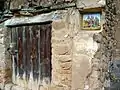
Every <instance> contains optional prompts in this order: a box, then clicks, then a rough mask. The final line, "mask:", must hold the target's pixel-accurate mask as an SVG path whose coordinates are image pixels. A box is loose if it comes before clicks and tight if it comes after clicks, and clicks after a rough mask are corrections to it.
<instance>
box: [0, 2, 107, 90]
mask: <svg viewBox="0 0 120 90" xmlns="http://www.w3.org/2000/svg"><path fill="white" fill-rule="evenodd" d="M100 1H102V0H100ZM86 2H87V0H84V2H81V3H80V4H85V3H86ZM91 2H92V1H91ZM96 3H97V0H95V5H96ZM86 5H87V6H88V7H89V6H92V5H93V4H88V3H87V4H86ZM86 5H84V6H83V7H86V8H88V7H87V6H86ZM78 6H79V5H78ZM58 12H59V11H58ZM59 13H60V14H59V15H60V17H61V16H62V17H61V18H59V19H56V20H53V23H52V41H51V43H52V81H51V84H50V85H46V86H44V87H41V88H40V90H102V88H103V87H104V86H103V85H104V84H103V83H104V76H105V75H104V74H105V73H103V72H104V71H102V69H103V68H105V67H106V64H105V65H104V63H103V61H105V60H106V59H107V60H108V59H109V58H108V56H107V57H106V56H105V53H106V50H107V46H108V44H106V41H107V40H108V39H107V40H106V39H104V38H103V37H104V36H105V35H106V32H104V30H102V29H101V30H98V31H87V30H82V28H81V21H82V20H81V17H82V16H81V14H80V12H79V10H77V9H74V8H71V9H68V10H65V11H60V12H59ZM102 21H103V23H104V14H103V18H102ZM103 23H102V24H103ZM4 32H5V33H4V36H5V38H4V41H5V43H4V48H3V46H1V48H2V49H1V50H3V52H4V53H3V56H2V55H1V56H2V57H4V59H3V64H2V63H1V62H0V64H1V67H2V70H3V71H4V73H3V74H5V73H6V70H7V73H8V72H9V71H10V70H11V69H10V67H11V65H10V63H11V62H10V58H9V55H8V53H7V52H6V49H7V48H8V47H9V43H10V42H9V41H10V38H9V35H10V33H9V29H8V30H4ZM105 37H106V36H105ZM1 52H2V51H1ZM5 54H6V55H5ZM107 54H108V53H107ZM1 60H2V59H1ZM2 65H3V66H2ZM4 66H5V67H4ZM7 66H8V67H7ZM103 66H104V67H103ZM5 75H9V78H11V75H10V74H5ZM5 75H1V76H2V77H1V78H5V79H1V80H2V82H3V83H4V82H5V81H4V80H7V82H9V81H10V80H9V79H8V78H6V76H5ZM7 82H5V83H7ZM3 86H4V85H3ZM10 88H11V89H12V90H19V89H20V88H21V89H20V90H24V88H22V87H19V86H16V85H13V84H6V85H5V90H9V89H10Z"/></svg>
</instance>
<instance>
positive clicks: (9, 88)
mask: <svg viewBox="0 0 120 90" xmlns="http://www.w3.org/2000/svg"><path fill="white" fill-rule="evenodd" d="M0 90H31V89H28V88H24V87H21V86H19V85H16V84H13V83H7V84H5V85H4V87H3V88H2V89H0Z"/></svg>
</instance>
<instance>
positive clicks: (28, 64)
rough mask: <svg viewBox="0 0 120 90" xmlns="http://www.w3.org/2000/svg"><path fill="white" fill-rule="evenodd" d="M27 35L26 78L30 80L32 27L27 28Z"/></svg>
mask: <svg viewBox="0 0 120 90" xmlns="http://www.w3.org/2000/svg"><path fill="white" fill-rule="evenodd" d="M25 33H26V54H25V55H26V78H27V80H28V79H29V76H30V70H31V69H30V68H31V67H30V48H31V47H30V44H31V43H30V26H26V27H25Z"/></svg>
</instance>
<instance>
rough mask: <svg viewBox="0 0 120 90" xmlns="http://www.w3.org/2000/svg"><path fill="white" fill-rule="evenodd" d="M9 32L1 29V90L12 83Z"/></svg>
mask: <svg viewBox="0 0 120 90" xmlns="http://www.w3.org/2000/svg"><path fill="white" fill-rule="evenodd" d="M9 34H10V33H9V30H7V29H5V28H0V88H3V87H4V85H5V83H8V82H10V81H11V60H10V56H9V54H8V52H7V48H8V47H9V42H10V37H9Z"/></svg>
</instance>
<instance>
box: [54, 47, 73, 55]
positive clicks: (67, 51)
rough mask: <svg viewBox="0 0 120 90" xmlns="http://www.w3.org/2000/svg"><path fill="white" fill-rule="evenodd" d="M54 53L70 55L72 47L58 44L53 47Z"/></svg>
mask: <svg viewBox="0 0 120 90" xmlns="http://www.w3.org/2000/svg"><path fill="white" fill-rule="evenodd" d="M53 54H56V55H70V54H71V49H70V47H69V46H67V45H58V46H55V47H54V48H53Z"/></svg>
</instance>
